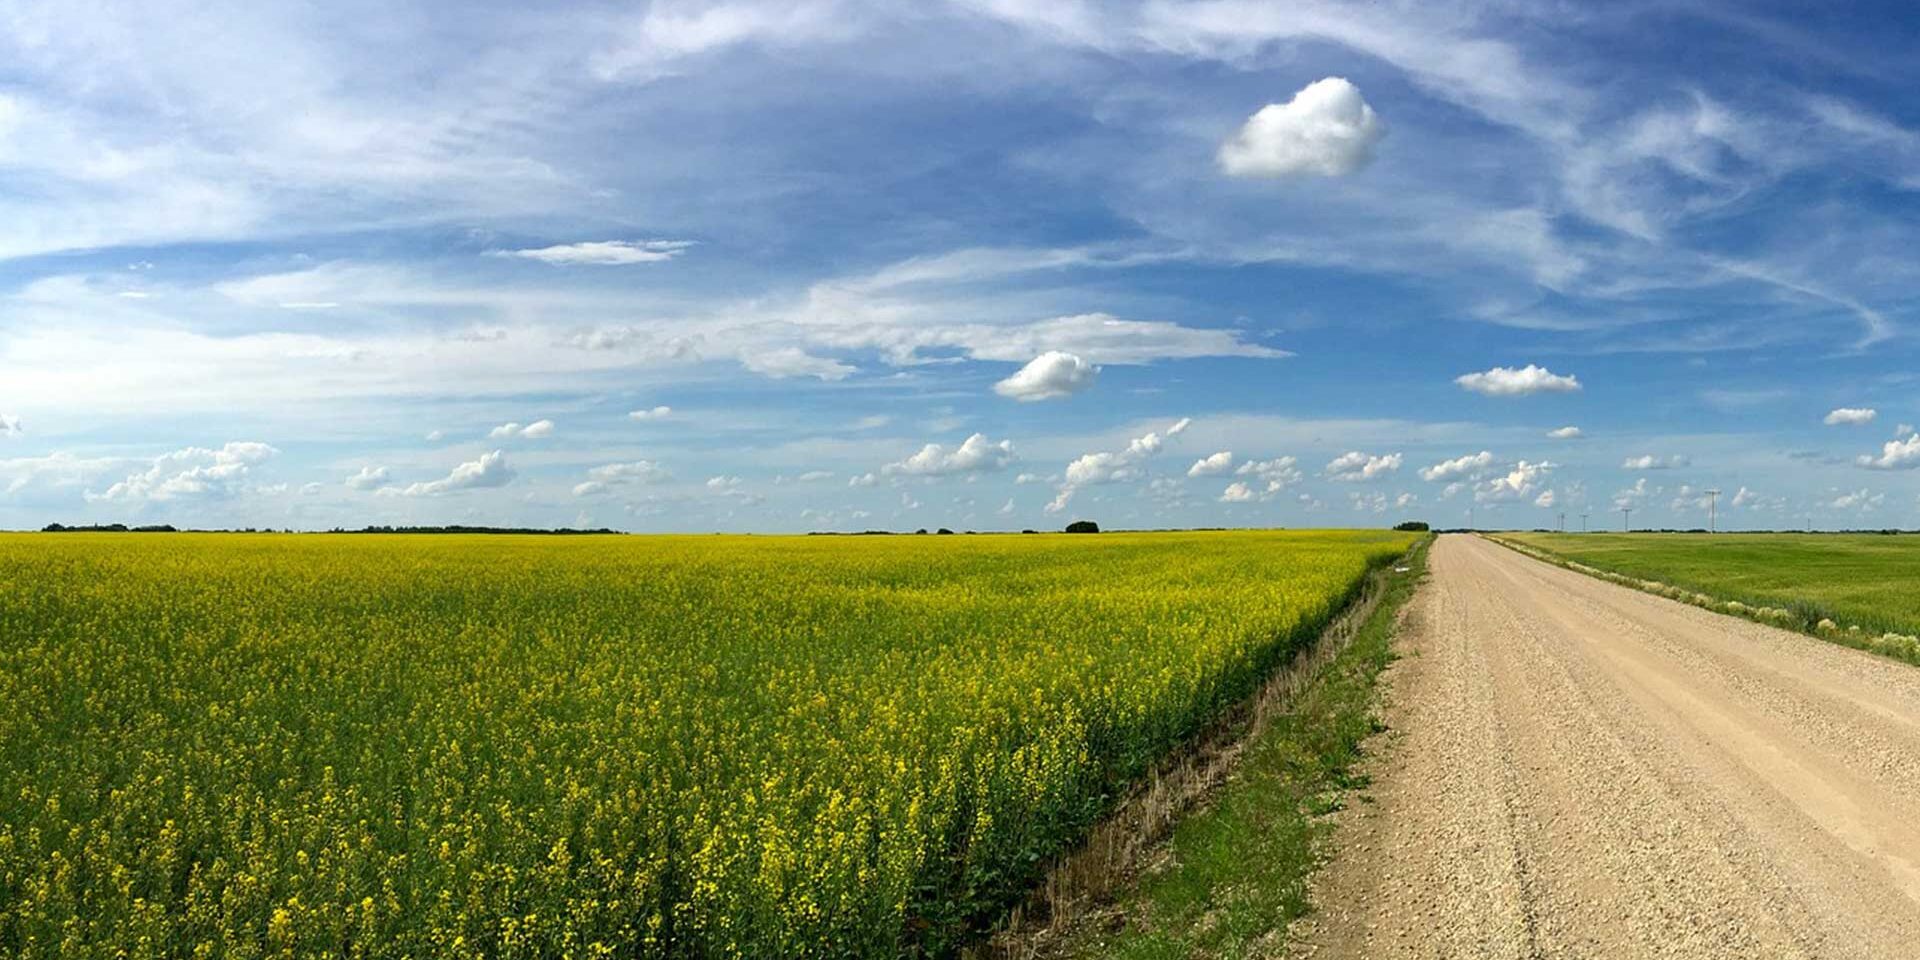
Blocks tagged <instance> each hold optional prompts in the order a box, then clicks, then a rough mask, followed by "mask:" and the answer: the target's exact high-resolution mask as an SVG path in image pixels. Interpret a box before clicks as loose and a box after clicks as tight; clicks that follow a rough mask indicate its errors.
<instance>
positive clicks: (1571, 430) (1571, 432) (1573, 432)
mask: <svg viewBox="0 0 1920 960" xmlns="http://www.w3.org/2000/svg"><path fill="white" fill-rule="evenodd" d="M1547 436H1548V437H1549V438H1551V439H1554V440H1578V439H1580V438H1581V437H1584V436H1586V434H1585V433H1583V432H1581V430H1580V428H1579V427H1573V426H1567V427H1560V428H1559V429H1556V430H1548V431H1547Z"/></svg>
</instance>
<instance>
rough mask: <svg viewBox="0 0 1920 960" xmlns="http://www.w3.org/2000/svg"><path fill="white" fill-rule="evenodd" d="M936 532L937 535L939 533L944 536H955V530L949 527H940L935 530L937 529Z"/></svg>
mask: <svg viewBox="0 0 1920 960" xmlns="http://www.w3.org/2000/svg"><path fill="white" fill-rule="evenodd" d="M934 533H935V534H937V535H939V536H942V537H951V536H953V531H952V530H948V529H947V528H946V527H941V528H940V529H938V530H935V531H934Z"/></svg>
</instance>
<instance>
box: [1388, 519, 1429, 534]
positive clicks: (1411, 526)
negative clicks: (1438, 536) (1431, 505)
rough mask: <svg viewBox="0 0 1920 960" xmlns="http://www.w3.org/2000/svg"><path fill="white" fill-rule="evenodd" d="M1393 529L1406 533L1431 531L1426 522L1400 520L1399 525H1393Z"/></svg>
mask: <svg viewBox="0 0 1920 960" xmlns="http://www.w3.org/2000/svg"><path fill="white" fill-rule="evenodd" d="M1393 528H1394V529H1395V530H1400V531H1403V532H1406V533H1426V532H1427V531H1428V530H1430V529H1432V528H1431V527H1428V526H1427V522H1426V521H1425V520H1402V521H1400V522H1399V523H1396V524H1394V525H1393Z"/></svg>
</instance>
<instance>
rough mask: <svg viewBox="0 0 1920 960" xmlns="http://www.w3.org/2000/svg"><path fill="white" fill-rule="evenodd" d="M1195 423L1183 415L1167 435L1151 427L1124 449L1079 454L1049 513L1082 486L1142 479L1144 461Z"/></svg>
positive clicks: (1070, 497)
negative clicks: (1171, 438)
mask: <svg viewBox="0 0 1920 960" xmlns="http://www.w3.org/2000/svg"><path fill="white" fill-rule="evenodd" d="M1192 424H1193V418H1191V417H1182V418H1180V419H1179V420H1176V421H1174V423H1173V425H1172V426H1170V427H1168V428H1167V432H1166V434H1165V435H1164V436H1163V435H1162V434H1160V433H1159V432H1158V431H1155V430H1149V431H1147V432H1146V433H1144V434H1142V435H1140V436H1138V437H1134V438H1133V439H1131V440H1129V441H1127V446H1126V448H1125V449H1123V450H1102V451H1098V452H1095V453H1086V454H1081V455H1080V456H1079V457H1076V458H1075V459H1074V461H1073V462H1072V463H1069V464H1067V469H1066V478H1065V479H1064V480H1063V481H1062V482H1061V484H1060V488H1059V490H1058V493H1057V495H1056V496H1055V497H1054V498H1053V502H1051V503H1049V504H1047V512H1048V513H1059V512H1060V511H1062V510H1065V509H1066V508H1067V503H1068V502H1069V501H1071V500H1072V499H1073V495H1074V494H1075V493H1076V492H1078V491H1079V489H1080V488H1081V487H1085V486H1095V485H1099V484H1106V483H1124V482H1127V481H1130V480H1138V479H1140V478H1141V477H1142V476H1144V475H1145V467H1144V462H1145V461H1146V460H1148V459H1149V458H1151V457H1153V456H1154V455H1155V454H1157V453H1159V452H1160V451H1161V450H1162V449H1163V448H1164V447H1165V446H1166V445H1167V439H1168V438H1169V437H1177V436H1179V435H1180V434H1182V433H1184V432H1186V429H1187V427H1189V426H1191V425H1192Z"/></svg>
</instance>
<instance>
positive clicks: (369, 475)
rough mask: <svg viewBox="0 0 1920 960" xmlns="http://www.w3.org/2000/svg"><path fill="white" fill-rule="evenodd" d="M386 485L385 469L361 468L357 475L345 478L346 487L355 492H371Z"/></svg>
mask: <svg viewBox="0 0 1920 960" xmlns="http://www.w3.org/2000/svg"><path fill="white" fill-rule="evenodd" d="M386 485H387V468H386V467H361V468H360V472H359V473H356V474H354V475H353V476H351V477H348V478H347V486H348V487H351V488H353V489H355V490H373V489H376V488H378V487H384V486H386Z"/></svg>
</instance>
